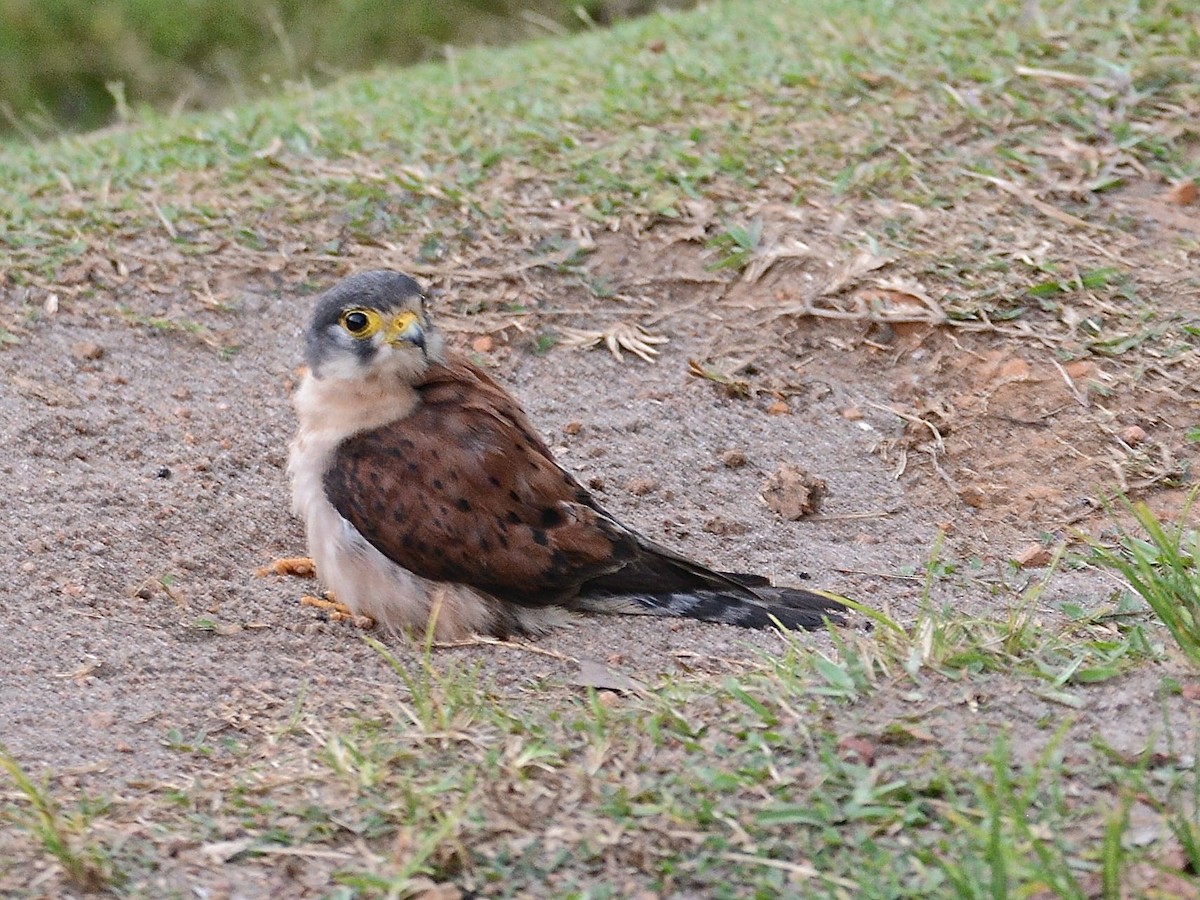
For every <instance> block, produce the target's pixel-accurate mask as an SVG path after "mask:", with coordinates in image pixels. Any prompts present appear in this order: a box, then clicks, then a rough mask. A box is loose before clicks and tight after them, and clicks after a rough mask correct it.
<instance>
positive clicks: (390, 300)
mask: <svg viewBox="0 0 1200 900" xmlns="http://www.w3.org/2000/svg"><path fill="white" fill-rule="evenodd" d="M306 358H307V362H308V367H309V369H311V370H312V373H313V375H314V376H316V377H317V378H322V379H323V378H332V379H340V380H356V379H361V378H365V377H369V376H372V375H379V376H389V375H390V376H394V377H398V378H400V379H402V380H405V381H410V382H411V381H415V380H417V378H419V377H420V376H421V374H422V373H424V371H425V369H426V368H427V367H428V366H429V364H430V363H431V362H441V360H442V338H441V335H440V334H439V333H438V332H437V330H436V329H434V327H433V324H432V323H431V322H430V321H429V317H428V316H427V315H426V313H425V297H424V295H423V294H422V293H421V286H420V285H419V284H417V282H415V281H413V280H412V279H411V278H409V277H408V276H407V275H402V274H401V273H399V272H393V271H390V270H388V269H378V270H375V271H371V272H362V273H360V274H358V275H353V276H351V277H349V278H347V279H345V280H343V281H340V282H338V283H337V284H336V285H334V286H333V287H332V288H330V289H329V290H328V291H326V292H325V293H324V294H322V295H321V297H320V299H318V300H317V306H316V309H315V310H314V311H313V317H312V321H311V323H310V324H309V326H308V335H307V337H306Z"/></svg>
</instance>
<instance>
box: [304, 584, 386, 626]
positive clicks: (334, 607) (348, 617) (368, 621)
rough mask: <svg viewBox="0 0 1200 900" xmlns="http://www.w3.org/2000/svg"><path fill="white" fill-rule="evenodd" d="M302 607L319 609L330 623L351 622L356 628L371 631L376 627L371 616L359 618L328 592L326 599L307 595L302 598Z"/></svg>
mask: <svg viewBox="0 0 1200 900" xmlns="http://www.w3.org/2000/svg"><path fill="white" fill-rule="evenodd" d="M300 605H301V606H311V607H313V608H315V609H319V610H321V611H322V612H324V613H325V615H327V616H328V617H329V621H330V622H349V623H350V624H351V625H353V626H354V627H355V628H361V629H362V630H363V631H369V630H370V629H372V628H374V627H375V620H374V619H372V618H371V617H370V616H357V615H355V614H354V612H353V610H351V609H350V607H348V606H347V605H346V604H344V603H340V602H338V601H337V600H336V599H334V597H333V594H331V593H328V592H326V594H325V596H324V597H313V596H310V595H305V596H303V597H301V598H300Z"/></svg>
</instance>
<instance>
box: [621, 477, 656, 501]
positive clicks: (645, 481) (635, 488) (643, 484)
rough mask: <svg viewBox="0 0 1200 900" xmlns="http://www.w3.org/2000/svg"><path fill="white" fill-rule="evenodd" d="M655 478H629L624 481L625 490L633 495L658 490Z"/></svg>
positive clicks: (636, 495)
mask: <svg viewBox="0 0 1200 900" xmlns="http://www.w3.org/2000/svg"><path fill="white" fill-rule="evenodd" d="M658 484H659V482H658V479H657V478H631V479H630V480H629V481H627V482H625V490H627V491H629V493H631V494H633V496H635V497H644V496H646V495H647V494H650V493H653V492H654V491H657V490H658Z"/></svg>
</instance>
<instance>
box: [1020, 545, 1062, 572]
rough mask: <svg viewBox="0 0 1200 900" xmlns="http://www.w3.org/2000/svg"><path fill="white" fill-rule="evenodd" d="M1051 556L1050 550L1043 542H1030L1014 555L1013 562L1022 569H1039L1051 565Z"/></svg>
mask: <svg viewBox="0 0 1200 900" xmlns="http://www.w3.org/2000/svg"><path fill="white" fill-rule="evenodd" d="M1051 556H1052V554H1051V553H1050V551H1049V550H1048V549H1046V548H1045V547H1043V546H1042V545H1041V544H1029V545H1028V546H1026V547H1024V548H1023V549H1022V550H1020V551H1019V552H1018V553H1017V554H1016V555H1015V556H1014V557H1013V562H1015V563H1016V564H1017V565H1018V566H1020V567H1021V568H1022V569H1038V568H1041V567H1042V566H1046V565H1049V564H1050V559H1051Z"/></svg>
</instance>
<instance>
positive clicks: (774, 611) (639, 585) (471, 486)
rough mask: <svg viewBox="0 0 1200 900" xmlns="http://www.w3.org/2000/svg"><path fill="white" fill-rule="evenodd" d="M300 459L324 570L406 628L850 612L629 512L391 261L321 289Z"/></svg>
mask: <svg viewBox="0 0 1200 900" xmlns="http://www.w3.org/2000/svg"><path fill="white" fill-rule="evenodd" d="M306 343H307V353H306V358H307V363H308V372H307V373H306V374H305V376H304V379H303V382H302V383H301V385H300V387H299V389H298V390H297V392H296V396H295V405H296V412H297V415H298V418H299V429H298V431H297V433H296V437H295V439H294V441H293V442H292V446H291V457H290V460H289V463H288V471H289V473H290V475H291V480H292V497H293V505H294V509H295V511H296V513H297V515H299V516H300V517H301V518H303V520H304V522H305V525H306V530H307V537H308V549H309V553H310V554H311V556H312V558H313V561H314V562H315V564H316V571H317V576H318V577H319V578H320V579H321V581H322V582H323V583H324V584H325V586H326V587H328V588H329V589H330V590H331V591H332V592H333V593H334V595H335V596H336V597H337V600H338V601H339V602H340V603H342V604H344V605H345V606H346V607H348V608H349V609H350V611H351V612H352V613H354V614H355V615H360V616H369V617H370V618H372V619H375V620H376V621H377V622H379V623H381V624H382V625H383V626H385V627H387V628H390V629H393V630H402V631H403V630H408V631H414V630H415V631H416V632H418V633H424V632H425V630H426V629H427V628H430V627H432V631H433V635H434V637H435V638H436V639H438V640H446V641H449V640H461V639H465V638H468V637H470V636H471V635H472V634H481V635H492V636H496V637H505V636H508V635H511V634H522V633H523V634H540V633H543V632H545V631H547V630H549V629H550V628H552V627H554V626H555V625H557V624H560V623H563V622H566V621H570V620H571V619H573V618H575V616H574V615H573V614H574V613H577V612H600V613H627V614H642V615H653V616H677V617H678V616H683V617H687V618H692V619H701V620H704V621H710V622H725V623H728V624H731V625H743V626H747V627H760V628H761V627H770V626H771V625H772V624H773V620H778V622H779V623H780V624H782V625H783V626H785V627H788V628H817V627H819V626H821V625H822V624H823V622H824V621H825V620H829V621H832V622H838V623H841V622H842V621H843V619H842V617H841V616H840V615H839V614H838V613H839V611H844V609H845V607H844V606H843V605H842V604H841V603H839V602H838V601H837V599H835V598H834V596H833V595H825V594H823V593H819V592H816V591H809V590H802V589H799V588H791V587H774V586H772V585H771V583H770V581H769V580H768V579H766V578H763V577H761V576H758V575H738V574H733V573H729V572H718V571H714V570H712V569H709V568H707V567H706V566H703V565H701V564H700V563H697V562H693V561H692V560H690V559H687V558H686V557H684V556H681V555H679V554H678V553H675V552H674V551H672V550H669V549H667V548H666V547H663V546H661V545H660V544H657V543H655V542H654V541H652V540H650V539H648V538H646V537H644V536H643V535H640V534H638V533H637V532H636V531H634V530H633V529H632V528H629V527H628V526H626V525H623V524H622V523H621V522H620V521H618V520H617V519H616V518H615V517H614V516H613V515H612V514H611V513H609V512H608V511H607V510H605V509H604V508H603V507H602V506H600V504H599V503H597V502H596V499H595V497H593V496H592V495H591V494H590V493H589V492H588V491H587V490H586V489H585V488H584V487H583V486H582V485H581V484H580V483H579V482H578V481H576V480H575V478H574V477H572V476H571V475H570V474H569V473H567V472H566V471H564V470H563V469H562V468H561V467H560V466H559V465H558V464H557V463H556V462H555V461H554V457H553V455H552V454H551V452H550V449H549V448H548V447H547V446H546V443H545V442H544V441H543V440H542V439H541V438H540V437H539V436H538V434H537V432H536V431H534V429H533V426H532V425H531V424H530V423H529V420H528V419H527V418H526V416H525V413H524V412H523V411H522V410H521V407H520V406H519V405H518V403H517V401H516V400H514V399H513V398H512V397H511V396H510V395H509V394H508V393H507V392H506V391H505V390H504V389H503V388H502V387H500V385H498V384H497V383H496V382H495V381H493V380H492V379H491V378H490V377H489V376H488V375H487V374H486V373H484V372H483V371H482V370H481V369H479V368H478V367H476V366H474V365H472V364H471V363H470V362H468V361H467V360H465V359H462V358H460V357H457V356H455V355H453V354H451V353H449V352H447V350H446V349H445V346H444V344H443V341H442V337H441V335H440V334H439V333H438V331H437V329H436V328H435V327H434V325H433V323H432V322H431V321H430V318H429V314H428V312H427V311H426V309H425V298H424V296H423V295H422V291H421V287H420V285H418V284H417V282H415V281H413V280H412V279H411V278H409V277H408V276H406V275H402V274H400V273H399V272H392V271H386V270H380V271H372V272H364V273H362V274H359V275H355V276H353V277H350V278H347V279H345V280H344V281H342V282H340V283H339V284H337V285H335V286H334V287H333V288H332V289H330V290H329V291H327V292H326V293H325V294H323V295H322V296H321V297H320V298H319V299H318V301H317V304H316V309H315V311H314V313H313V317H312V322H311V324H310V325H309V328H308V333H307V339H306Z"/></svg>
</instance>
